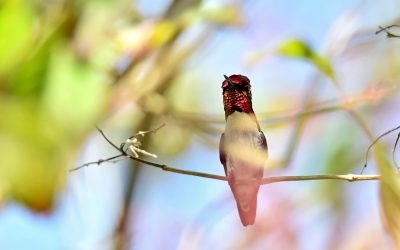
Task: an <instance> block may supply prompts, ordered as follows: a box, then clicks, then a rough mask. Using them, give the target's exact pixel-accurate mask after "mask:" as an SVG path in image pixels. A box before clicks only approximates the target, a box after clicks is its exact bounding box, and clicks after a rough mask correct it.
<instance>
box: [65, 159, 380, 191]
mask: <svg viewBox="0 0 400 250" xmlns="http://www.w3.org/2000/svg"><path fill="white" fill-rule="evenodd" d="M121 156H124V155H118V156H116V157H114V158H117V157H121ZM126 157H127V158H129V159H131V160H134V161H138V162H140V163H143V164H146V165H148V166H151V167H156V168H158V169H161V170H163V171H167V172H172V173H177V174H183V175H191V176H197V177H203V178H208V179H214V180H220V181H227V180H228V179H227V178H226V177H225V176H222V175H214V174H207V173H202V172H197V171H190V170H183V169H179V168H174V167H171V166H168V165H165V164H159V163H155V162H151V161H147V160H143V159H140V158H137V157H133V156H130V155H126ZM109 159H110V158H109ZM107 160H108V159H106V160H99V161H95V162H89V163H86V164H84V165H82V166H79V167H77V168H74V169H71V170H70V171H75V170H78V169H81V168H82V167H87V166H89V165H100V164H102V163H104V162H107ZM379 178H380V176H379V175H354V174H345V175H294V176H271V177H266V178H263V179H262V184H263V185H264V184H271V183H275V182H284V181H312V180H343V181H349V182H354V181H369V180H379Z"/></svg>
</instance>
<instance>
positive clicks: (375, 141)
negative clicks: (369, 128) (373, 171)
mask: <svg viewBox="0 0 400 250" xmlns="http://www.w3.org/2000/svg"><path fill="white" fill-rule="evenodd" d="M398 129H400V126H398V127H395V128H393V129H390V130H388V131H386V132H385V133H383V134H381V135H380V136H378V137H377V138H376V139H375V140H374V141H373V142H372V143H371V144H370V145H369V146H368V149H367V152H366V154H365V163H364V166H363V168H362V170H361V174H362V173H363V172H364V169H365V168H366V167H367V162H368V155H369V151H371V148H372V147H373V146H374V145H375V144H376V143H377V142H378V141H379V140H380V139H381V138H382V137H384V136H386V135H388V134H390V133H392V132H394V131H396V130H398ZM396 145H397V140H396V144H395V147H396ZM393 150H395V148H394V149H393Z"/></svg>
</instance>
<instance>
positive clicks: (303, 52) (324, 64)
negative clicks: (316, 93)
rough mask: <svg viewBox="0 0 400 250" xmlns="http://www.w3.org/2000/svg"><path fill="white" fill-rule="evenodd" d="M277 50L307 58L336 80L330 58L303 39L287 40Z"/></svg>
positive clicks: (280, 52)
mask: <svg viewBox="0 0 400 250" xmlns="http://www.w3.org/2000/svg"><path fill="white" fill-rule="evenodd" d="M277 52H278V53H279V54H280V55H282V56H286V57H292V58H299V59H304V60H307V61H309V62H310V63H312V64H313V65H314V66H315V67H316V68H317V69H319V70H320V71H321V72H322V73H324V74H325V75H326V76H327V77H329V78H331V79H332V80H335V74H334V71H333V68H332V65H331V63H330V62H329V60H328V59H327V58H325V57H323V56H321V55H319V54H317V53H316V52H315V51H313V50H312V48H311V47H310V46H309V45H308V44H306V43H305V42H303V41H301V40H297V39H291V40H287V41H285V42H283V43H282V44H281V45H280V46H279V47H278V50H277Z"/></svg>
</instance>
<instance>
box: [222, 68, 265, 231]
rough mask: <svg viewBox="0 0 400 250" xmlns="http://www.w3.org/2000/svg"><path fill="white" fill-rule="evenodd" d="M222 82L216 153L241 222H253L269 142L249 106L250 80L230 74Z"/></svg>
mask: <svg viewBox="0 0 400 250" xmlns="http://www.w3.org/2000/svg"><path fill="white" fill-rule="evenodd" d="M224 77H225V80H224V81H223V82H222V87H221V88H222V94H223V101H224V110H225V121H226V126H225V131H224V132H223V133H222V135H221V139H220V142H219V156H220V161H221V163H222V165H223V166H224V170H225V175H226V177H227V179H228V183H229V186H230V188H231V190H232V193H233V196H234V198H235V200H236V205H237V209H238V211H239V216H240V220H241V222H242V224H243V226H248V225H253V224H254V221H255V218H256V210H257V194H258V190H259V188H260V185H261V182H262V178H263V175H264V164H265V162H266V160H267V158H268V146H267V140H266V139H265V136H264V133H263V132H262V131H261V129H260V124H259V123H258V121H257V118H256V115H255V113H254V111H253V107H252V94H251V85H250V80H249V78H247V77H246V76H243V75H231V76H229V77H227V76H226V75H224Z"/></svg>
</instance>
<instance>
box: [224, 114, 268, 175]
mask: <svg viewBox="0 0 400 250" xmlns="http://www.w3.org/2000/svg"><path fill="white" fill-rule="evenodd" d="M224 139H225V142H224V144H225V151H226V155H227V172H228V175H229V174H230V172H231V171H232V170H233V169H235V172H236V174H239V175H238V176H243V177H244V178H246V175H248V174H251V173H250V172H251V171H250V172H249V171H248V167H250V168H251V167H254V168H260V167H263V166H264V163H265V161H266V157H267V153H266V151H265V150H264V149H263V148H262V147H261V145H260V132H259V130H258V127H257V123H256V122H255V121H254V120H253V118H252V117H251V116H250V115H249V114H246V113H241V112H234V113H233V114H231V115H229V116H228V119H227V121H226V128H225V132H224ZM244 165H245V166H246V169H245V168H243V172H244V173H238V171H239V172H240V171H241V170H240V168H238V167H239V166H243V167H244Z"/></svg>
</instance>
